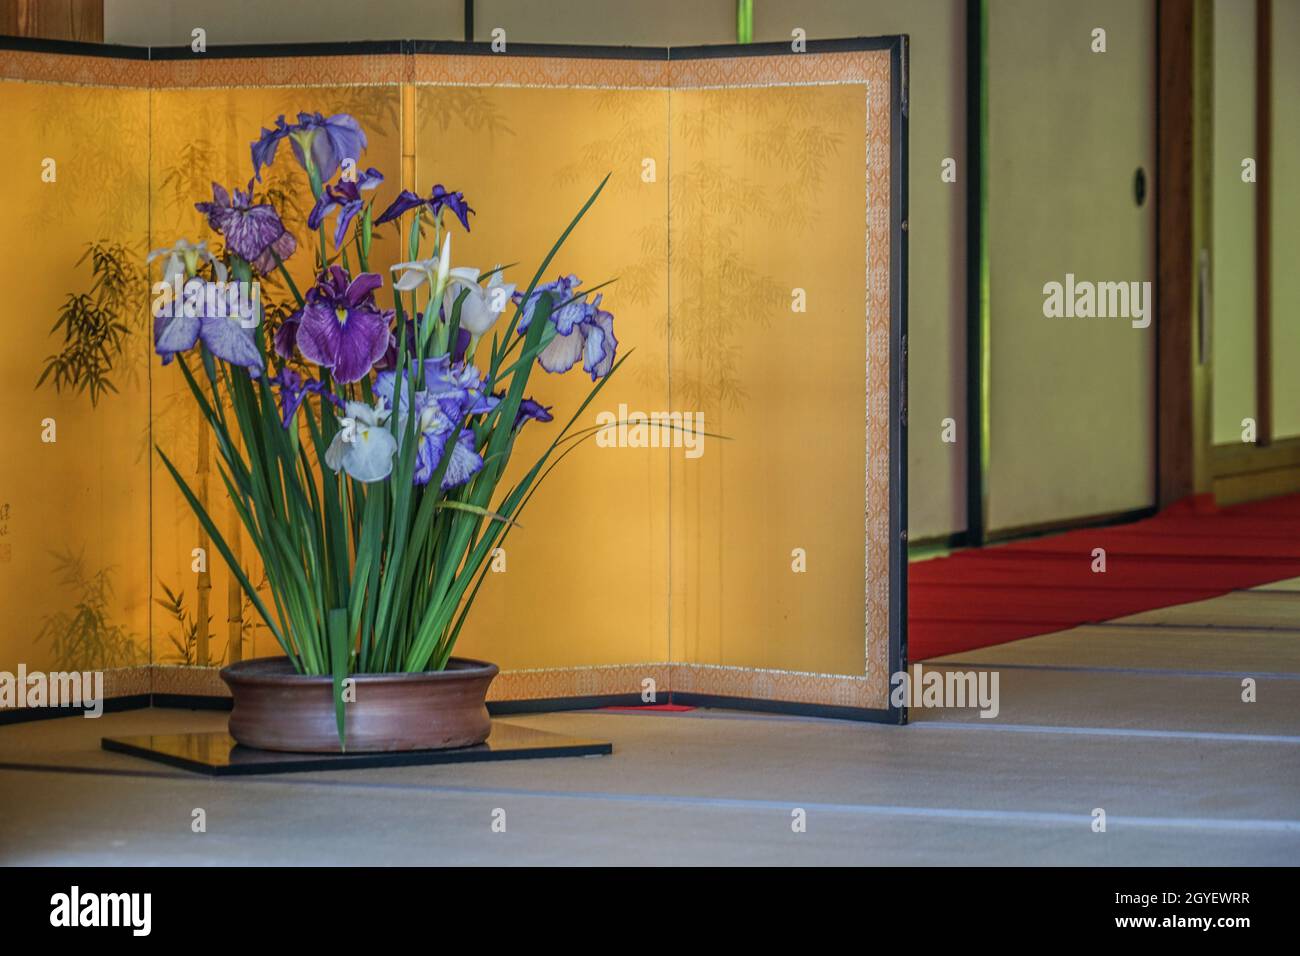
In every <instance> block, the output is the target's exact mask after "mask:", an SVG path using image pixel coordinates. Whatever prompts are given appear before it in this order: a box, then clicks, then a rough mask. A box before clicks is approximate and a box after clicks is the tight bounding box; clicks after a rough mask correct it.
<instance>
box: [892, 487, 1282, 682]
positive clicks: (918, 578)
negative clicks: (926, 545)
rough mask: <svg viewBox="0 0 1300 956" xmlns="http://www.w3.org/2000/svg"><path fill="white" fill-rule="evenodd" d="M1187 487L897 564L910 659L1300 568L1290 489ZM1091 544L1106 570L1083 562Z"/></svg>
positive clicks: (1249, 583)
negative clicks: (1190, 494) (1098, 515)
mask: <svg viewBox="0 0 1300 956" xmlns="http://www.w3.org/2000/svg"><path fill="white" fill-rule="evenodd" d="M1206 498H1208V496H1205V497H1201V498H1196V499H1188V500H1187V501H1182V502H1179V503H1178V504H1176V505H1174V506H1172V507H1170V508H1167V509H1166V510H1164V511H1162V512H1161V513H1160V514H1158V515H1155V516H1154V517H1151V518H1147V519H1145V520H1143V521H1137V522H1134V523H1132V524H1126V525H1117V526H1115V527H1112V528H1090V529H1084V530H1080V531H1069V532H1066V533H1064V534H1058V535H1052V536H1050V537H1043V538H1032V539H1029V540H1026V541H1016V542H1012V543H1011V544H1004V545H995V546H991V547H987V548H979V549H973V550H970V551H961V552H958V553H957V554H954V555H951V556H949V557H946V558H935V559H932V560H929V561H918V562H916V563H915V564H912V565H911V567H910V568H909V569H908V589H907V601H908V618H907V629H908V658H909V659H910V660H913V661H919V660H925V659H926V658H929V657H938V656H940V655H943V654H952V653H955V652H957V651H967V650H971V649H972V648H976V647H988V646H989V645H991V644H1003V643H1005V642H1007V641H1014V640H1017V639H1019V638H1022V637H1032V636H1034V635H1035V634H1049V633H1051V632H1053V631H1063V630H1065V629H1067V628H1071V627H1076V626H1078V625H1080V624H1088V623H1092V622H1096V621H1106V620H1110V619H1111V618H1116V617H1122V616H1123V615H1125V614H1136V613H1138V612H1139V611H1149V610H1152V609H1153V608H1158V607H1169V606H1170V605H1173V604H1185V603H1187V602H1188V601H1199V600H1203V599H1205V598H1210V597H1215V596H1216V595H1219V594H1226V593H1227V592H1229V591H1234V590H1237V589H1239V588H1248V587H1254V586H1256V585H1259V584H1267V583H1268V582H1270V581H1280V580H1282V579H1284V578H1293V577H1300V495H1290V496H1287V497H1285V498H1273V499H1270V500H1267V501H1253V502H1250V503H1248V504H1242V505H1233V506H1231V507H1226V508H1215V506H1214V505H1213V503H1212V502H1210V501H1207V500H1206ZM1094 548H1104V549H1105V551H1106V572H1105V573H1104V574H1098V573H1094V572H1093V571H1092V563H1093V558H1092V552H1093V549H1094Z"/></svg>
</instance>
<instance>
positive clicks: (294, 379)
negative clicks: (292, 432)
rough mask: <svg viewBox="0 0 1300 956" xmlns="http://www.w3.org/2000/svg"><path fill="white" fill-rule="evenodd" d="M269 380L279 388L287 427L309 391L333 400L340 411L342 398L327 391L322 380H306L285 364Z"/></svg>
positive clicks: (281, 408) (282, 418)
mask: <svg viewBox="0 0 1300 956" xmlns="http://www.w3.org/2000/svg"><path fill="white" fill-rule="evenodd" d="M269 381H270V382H271V384H272V385H275V386H277V387H278V388H279V390H280V413H281V420H282V422H283V424H284V427H285V428H288V427H289V423H290V422H291V421H293V416H294V415H295V414H297V412H298V409H299V408H300V407H301V406H302V402H303V399H304V398H306V397H307V395H308V394H309V393H315V394H316V395H323V396H324V397H325V398H327V399H329V400H330V401H331V402H333V403H334V405H335V406H336V407H337V408H338V409H339V410H340V411H341V410H342V409H343V400H342V399H340V398H339V397H338V396H337V395H334V394H332V393H331V392H327V391H326V390H325V384H324V383H323V382H320V381H318V380H311V381H307V380H305V379H303V377H302V376H301V375H299V374H298V373H297V372H295V371H294V370H293V369H291V368H289V367H288V366H287V365H286V366H285V367H284V368H282V369H280V371H279V372H278V373H276V374H275V375H273V376H272V377H271V378H270V380H269Z"/></svg>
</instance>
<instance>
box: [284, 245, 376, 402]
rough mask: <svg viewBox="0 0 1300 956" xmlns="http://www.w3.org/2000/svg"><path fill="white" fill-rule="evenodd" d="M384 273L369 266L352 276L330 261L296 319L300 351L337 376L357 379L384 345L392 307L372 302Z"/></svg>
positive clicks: (338, 379)
mask: <svg viewBox="0 0 1300 956" xmlns="http://www.w3.org/2000/svg"><path fill="white" fill-rule="evenodd" d="M382 284H383V279H382V278H380V277H379V276H377V275H375V274H374V273H371V272H367V273H363V274H362V275H359V276H357V277H356V278H355V279H352V278H350V277H349V276H348V274H347V273H346V272H345V271H344V270H343V268H342V267H341V266H330V267H329V271H328V272H325V273H323V274H322V275H321V276H320V278H319V279H318V280H317V282H316V285H315V286H313V287H312V289H311V291H310V292H308V293H307V304H306V306H305V307H304V308H303V311H302V320H301V322H299V324H298V351H300V352H301V353H302V354H303V356H304V357H306V358H307V359H309V360H311V361H313V362H315V363H316V364H317V365H323V366H325V367H326V368H328V369H330V370H331V371H332V372H333V373H334V378H335V380H336V381H338V382H356V381H359V380H360V379H361V378H363V377H364V376H365V375H366V373H367V372H369V371H370V369H371V368H372V367H373V366H374V364H375V363H376V362H378V361H379V360H380V359H381V358H383V356H384V352H385V351H386V350H387V349H388V323H389V322H391V321H392V319H393V313H392V312H391V311H380V310H379V309H377V308H376V307H375V302H374V292H375V290H376V289H377V288H379V287H380V286H381V285H382Z"/></svg>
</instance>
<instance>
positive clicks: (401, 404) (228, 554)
mask: <svg viewBox="0 0 1300 956" xmlns="http://www.w3.org/2000/svg"><path fill="white" fill-rule="evenodd" d="M285 141H287V143H286V142H285ZM284 145H287V146H288V147H289V148H290V150H291V151H292V158H293V160H296V161H297V162H298V163H299V164H301V165H302V167H303V168H304V170H305V171H306V176H307V180H308V182H309V183H310V187H311V191H312V194H313V196H314V199H315V205H314V207H313V208H312V210H311V214H310V216H309V217H308V221H307V226H308V228H309V229H311V230H312V231H313V233H314V235H313V236H312V237H311V239H310V240H309V239H308V237H306V236H294V235H292V234H291V233H290V232H289V231H288V229H287V228H286V226H285V224H284V222H283V221H282V219H281V217H280V215H279V213H278V212H277V210H276V209H275V208H273V206H272V205H270V204H268V203H266V202H260V201H258V199H257V188H256V183H257V182H258V181H259V180H260V177H261V173H262V170H263V169H264V168H265V167H267V166H270V165H272V164H273V163H275V162H277V161H279V162H284V161H285V159H284V150H283V149H281V147H282V146H284ZM365 148H366V135H365V133H364V131H363V130H362V128H361V126H360V125H359V124H358V122H357V121H356V120H355V119H354V118H353V117H351V116H348V115H346V114H340V115H335V116H330V117H325V116H322V115H321V114H319V113H314V114H309V113H300V114H299V115H298V121H297V122H296V123H292V124H290V123H286V122H285V120H284V117H280V118H279V119H278V120H277V121H276V125H275V128H274V129H269V130H268V129H263V130H262V131H261V135H260V137H259V138H258V139H257V140H256V141H255V142H254V143H253V144H252V165H253V177H252V179H251V180H250V181H249V183H248V186H247V187H246V188H245V189H239V188H234V189H229V190H228V189H226V188H224V187H223V186H222V185H220V184H214V185H213V187H212V193H213V195H212V199H211V201H203V202H198V203H196V208H197V209H198V210H199V211H200V212H202V213H203V214H204V215H205V216H206V217H207V222H208V225H209V226H210V227H211V228H212V230H213V232H215V233H217V234H218V235H219V236H220V237H221V240H222V244H221V245H222V248H223V250H224V251H223V252H222V253H221V254H220V255H217V254H214V253H213V252H211V251H209V248H208V246H207V245H206V244H205V243H203V242H199V243H191V242H188V241H181V242H178V243H177V244H176V245H175V246H173V247H172V248H170V249H164V250H158V251H157V253H156V254H154V256H153V257H152V258H161V259H163V261H164V268H163V280H164V282H166V283H167V284H168V286H175V287H176V288H178V289H181V290H182V298H183V302H177V301H175V297H172V299H173V301H172V302H171V304H170V307H162V308H160V307H159V300H158V299H155V310H154V312H155V324H154V343H155V348H156V351H157V352H158V354H159V355H160V356H161V357H162V363H163V364H164V365H169V364H172V363H175V364H176V365H177V366H178V367H179V371H180V374H181V375H183V376H184V379H185V381H186V382H187V384H188V386H189V389H190V391H191V393H192V394H193V398H194V401H195V402H197V403H198V406H199V408H200V410H201V412H202V415H203V417H204V419H205V420H206V422H207V424H208V425H209V426H210V427H211V430H212V433H213V435H214V438H215V444H216V447H217V449H218V452H219V455H220V463H221V468H220V471H221V475H222V478H223V480H224V483H225V488H226V490H227V492H228V494H229V497H230V499H231V500H232V501H233V502H234V505H235V508H236V510H237V512H238V514H239V517H240V519H241V521H242V523H243V527H244V529H245V530H246V532H247V535H248V538H249V540H250V541H251V542H252V545H253V546H254V548H255V549H256V551H257V553H258V555H259V556H260V558H261V560H262V563H263V565H264V567H265V572H266V581H267V584H268V590H269V593H270V599H271V604H272V605H273V607H267V606H266V603H265V602H264V601H263V598H262V595H261V594H259V593H258V591H257V589H255V588H254V587H253V586H252V585H251V583H250V580H249V578H248V575H247V573H246V571H245V569H244V568H243V567H241V565H240V562H239V561H238V560H237V559H236V557H235V555H234V553H233V552H232V549H231V547H230V545H229V543H228V542H227V541H226V539H225V538H224V537H223V536H222V534H221V531H220V529H219V528H218V525H217V523H216V522H214V521H213V519H212V517H211V516H210V515H209V513H208V512H207V510H206V509H205V508H204V506H203V504H202V503H201V502H200V499H199V497H197V496H196V495H195V493H194V491H193V490H192V489H191V488H190V487H189V485H188V484H187V483H186V481H185V479H184V478H183V477H182V476H181V474H180V473H179V472H178V470H177V469H176V467H175V466H174V465H173V464H172V462H171V461H170V460H169V459H168V457H167V454H166V451H165V450H164V449H162V448H159V449H158V452H159V455H160V456H161V457H162V461H163V462H164V464H165V465H166V467H167V469H168V470H169V471H170V473H171V475H172V477H173V478H174V479H175V480H176V482H177V484H178V485H179V487H180V489H181V491H182V493H183V494H184V496H185V497H186V499H187V501H188V502H189V504H190V506H191V507H192V508H193V509H194V511H195V513H196V515H197V516H198V519H199V521H200V522H201V524H202V525H203V527H204V529H205V530H206V531H207V533H208V535H209V536H210V537H211V539H212V541H213V543H214V545H215V546H216V547H217V549H218V550H219V551H220V553H221V555H222V556H223V558H224V559H225V561H226V562H227V564H228V565H229V567H230V570H231V573H233V574H234V575H235V576H236V577H237V578H238V580H239V583H240V585H241V586H242V587H243V589H244V590H245V592H246V593H247V594H248V597H249V599H250V600H251V602H252V604H253V605H254V607H255V608H256V609H257V611H258V613H259V614H260V615H261V616H262V618H263V619H264V620H265V622H266V626H267V627H268V628H269V629H270V632H271V633H272V634H273V635H274V637H275V639H276V641H278V643H279V645H280V647H281V648H282V649H283V651H284V654H285V658H283V659H278V658H273V659H264V660H260V661H248V662H242V663H240V664H236V665H232V666H231V667H228V668H226V670H225V671H223V674H222V676H223V677H224V678H225V679H226V681H227V683H229V684H230V686H231V688H232V692H233V694H234V698H235V708H234V712H233V713H232V716H231V733H232V735H233V736H234V737H235V738H236V740H238V741H239V742H241V743H245V744H250V745H252V746H258V747H266V748H271V749H294V750H298V749H301V750H338V749H341V748H344V747H346V749H348V750H366V749H382V750H387V749H416V748H426V747H447V746H464V745H467V744H472V743H478V742H481V741H482V740H483V739H484V738H485V737H486V735H487V733H488V729H489V725H488V723H487V713H486V709H485V708H484V706H483V696H484V695H485V694H486V690H487V684H488V683H489V682H490V681H491V679H492V676H493V675H495V673H496V668H495V666H493V665H490V664H483V663H481V662H473V661H460V660H458V659H456V658H453V657H452V651H453V649H454V648H455V645H456V640H457V637H458V636H459V635H460V634H461V631H462V628H463V627H464V625H465V622H466V620H467V618H468V616H469V613H470V610H471V608H472V607H473V603H474V599H475V597H476V596H477V594H478V593H479V588H480V586H481V585H482V584H483V581H484V576H485V574H486V572H487V570H488V567H489V560H490V558H491V556H492V553H493V550H494V549H495V548H497V547H499V546H500V544H501V542H502V541H503V540H504V538H505V537H506V535H507V534H508V533H509V531H510V530H511V529H512V528H513V527H515V521H516V518H517V517H518V516H519V514H520V512H521V511H522V510H523V508H524V507H525V505H527V504H528V502H529V500H530V498H531V497H532V495H533V494H534V493H535V491H536V489H537V487H538V484H539V483H540V482H541V481H542V480H543V479H544V478H545V477H546V475H547V474H548V473H549V471H550V469H551V468H553V467H554V466H555V465H556V464H558V462H559V460H560V459H562V458H563V457H564V455H566V454H567V453H568V452H569V451H571V450H572V449H573V448H575V447H577V446H578V445H579V444H580V443H581V442H582V441H583V440H584V439H585V438H588V437H591V435H592V434H594V432H595V430H596V429H593V428H578V429H575V428H574V425H575V423H576V422H577V420H578V417H579V416H580V415H581V414H582V412H583V410H584V409H585V408H586V406H587V405H588V404H589V403H590V402H591V400H592V399H593V398H594V396H595V395H596V393H597V392H599V390H600V389H601V388H602V387H603V385H604V384H605V383H606V381H608V378H609V376H610V375H611V374H612V373H613V371H614V370H615V369H616V368H617V367H618V365H619V364H621V362H622V359H620V360H618V362H616V361H615V353H616V350H617V348H618V342H617V340H616V338H615V336H614V329H613V317H612V316H611V315H610V313H609V312H607V311H605V310H604V309H603V308H602V307H601V296H600V295H599V294H594V295H593V292H594V290H589V291H586V292H583V291H580V290H579V286H580V282H579V280H578V279H577V278H576V277H575V276H571V275H570V276H565V277H562V278H560V279H558V280H556V281H553V282H547V283H543V282H542V281H541V278H542V276H543V275H544V274H545V272H546V270H547V269H548V268H549V267H550V263H551V260H552V258H553V257H554V256H555V254H556V252H557V251H558V249H559V248H560V246H561V245H562V243H563V242H564V240H565V238H566V237H567V236H568V235H569V233H570V232H571V231H572V230H573V228H574V227H575V226H576V225H577V224H578V222H579V220H580V219H581V218H582V216H583V215H584V214H585V213H586V211H587V209H589V208H590V206H591V205H592V203H593V202H594V201H595V199H596V197H597V196H598V195H599V193H600V191H601V188H603V186H604V182H602V183H601V184H600V186H599V187H597V189H596V190H595V192H594V193H593V194H592V195H591V197H590V198H589V199H588V200H587V202H586V203H585V204H584V205H583V207H582V208H581V210H580V211H579V212H578V214H577V216H576V217H575V218H574V219H573V221H572V222H571V223H570V224H569V226H568V228H567V229H565V230H564V232H563V233H562V234H561V236H560V238H559V240H558V241H557V242H556V243H555V245H554V246H553V247H552V249H551V251H550V253H549V254H548V255H547V256H546V258H545V260H544V261H543V262H542V263H541V266H540V267H539V268H538V270H537V272H536V274H535V275H534V276H533V277H532V279H531V280H530V281H529V282H528V283H527V285H525V286H523V287H520V286H519V285H517V284H516V283H514V282H511V281H508V280H507V278H506V276H505V269H503V268H502V267H500V266H498V267H495V268H492V269H489V270H485V271H480V269H478V268H473V267H470V266H468V265H465V266H453V265H452V261H453V258H452V256H453V244H452V233H453V231H454V229H455V228H460V229H464V230H466V231H468V230H469V229H470V226H471V221H470V217H471V216H472V215H474V210H473V209H472V208H471V207H470V206H469V204H468V202H467V200H466V199H465V197H464V195H463V194H462V193H460V192H455V191H451V190H448V189H444V188H443V186H441V185H438V186H434V187H433V189H432V191H431V192H430V193H429V195H427V196H420V195H417V194H415V193H413V192H410V191H408V190H403V191H401V192H400V193H399V194H398V195H397V196H396V198H394V199H392V200H391V202H389V203H388V204H387V205H386V206H384V207H382V210H383V211H382V212H381V213H379V214H378V215H375V214H374V212H375V208H376V200H375V197H376V196H377V195H378V190H379V188H380V187H381V185H382V184H383V181H384V177H383V175H382V174H381V173H380V172H379V171H378V170H376V169H373V168H370V169H365V170H362V169H361V168H360V166H359V162H360V159H361V155H362V153H363V152H364V151H365ZM606 178H608V177H606ZM448 213H450V216H449V215H448ZM331 219H332V220H333V223H332V226H333V228H332V230H331V229H329V228H328V227H329V226H330V225H331V222H330V220H331ZM388 224H392V225H393V228H394V229H395V231H396V232H397V241H398V242H399V243H402V242H405V246H404V249H405V252H406V256H407V261H405V262H402V263H400V264H399V265H397V266H394V267H393V269H392V270H391V275H390V276H389V277H388V281H387V283H386V281H385V278H386V277H385V276H383V275H381V274H378V273H377V272H372V271H371V269H370V254H371V249H372V243H373V242H374V240H375V238H376V233H377V230H379V229H381V228H383V227H385V226H386V225H388ZM426 238H431V240H432V246H431V248H428V249H425V248H422V244H423V243H424V241H425V240H426ZM308 245H314V246H315V253H314V254H315V256H316V263H315V266H316V268H315V273H316V279H315V282H314V284H313V285H312V286H311V287H310V288H307V289H306V290H305V291H299V289H298V287H297V285H296V284H295V283H294V281H293V279H292V277H291V275H290V273H289V271H288V270H287V269H286V268H285V262H286V260H288V259H290V258H291V257H293V256H295V255H297V256H301V255H303V254H304V251H305V249H304V247H305V246H308ZM271 274H277V275H279V276H280V277H281V278H282V279H283V282H284V285H285V287H286V288H287V289H288V295H289V296H291V297H292V301H291V302H289V301H286V302H285V303H283V306H284V307H283V308H281V309H273V308H268V305H267V303H265V302H262V301H260V297H259V296H256V295H254V296H251V297H250V296H247V295H243V294H239V295H236V294H234V293H233V292H232V290H242V289H246V288H248V287H250V286H252V284H253V283H254V282H255V281H256V280H257V279H258V278H259V277H262V276H268V275H271ZM228 276H229V277H233V280H234V281H233V282H229V283H228V282H227V281H226V280H227V277H228ZM385 285H388V289H387V290H385V289H384V287H385ZM161 288H162V287H161V286H158V287H156V288H155V291H160V290H161ZM165 298H166V297H165ZM272 314H283V315H284V316H285V317H284V318H283V319H282V320H280V321H278V322H276V323H275V327H269V326H270V323H269V321H268V318H267V316H268V315H272ZM535 366H540V367H541V368H542V369H543V370H544V371H545V372H546V373H550V374H562V373H566V372H570V371H571V370H573V371H574V373H575V374H577V371H576V370H577V369H578V368H579V367H580V368H581V371H582V372H583V373H585V374H587V375H589V376H590V377H591V380H592V383H593V384H592V387H591V389H590V390H589V392H588V394H587V397H586V400H585V401H584V402H582V403H581V404H580V405H579V406H578V408H576V409H574V410H573V412H572V417H570V418H569V419H568V423H567V424H566V425H565V426H564V427H562V428H561V427H559V426H558V424H553V425H550V426H549V427H551V428H553V429H555V434H554V436H553V438H552V440H551V441H550V442H549V443H547V444H546V449H545V451H544V452H543V453H542V454H541V455H540V456H539V457H538V458H537V459H536V460H535V461H531V462H530V463H529V465H528V467H527V468H526V469H524V470H523V471H522V474H521V476H520V477H518V479H517V480H516V481H514V482H513V483H507V482H506V481H505V480H504V479H505V476H506V471H507V465H508V464H509V462H510V460H511V456H512V453H513V452H514V450H515V443H516V440H517V439H518V436H519V435H520V433H521V431H522V430H523V429H525V428H542V427H548V426H547V424H546V423H551V422H552V417H553V416H552V407H551V406H549V405H547V404H544V402H545V397H544V395H542V396H540V397H539V396H535V395H531V394H529V381H530V377H531V374H532V372H533V369H534V367H535ZM543 378H545V377H544V376H543ZM395 715H396V716H395Z"/></svg>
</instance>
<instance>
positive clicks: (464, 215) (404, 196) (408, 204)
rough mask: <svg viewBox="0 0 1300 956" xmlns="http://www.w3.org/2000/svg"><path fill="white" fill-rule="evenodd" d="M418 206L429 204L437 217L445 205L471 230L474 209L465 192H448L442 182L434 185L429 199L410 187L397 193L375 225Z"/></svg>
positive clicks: (466, 228) (430, 209)
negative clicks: (470, 219)
mask: <svg viewBox="0 0 1300 956" xmlns="http://www.w3.org/2000/svg"><path fill="white" fill-rule="evenodd" d="M417 206H428V207H429V212H431V213H432V214H433V217H434V218H435V219H437V218H438V214H439V213H441V212H442V210H443V207H444V206H445V207H446V208H448V209H450V210H451V211H452V212H454V213H455V214H456V218H457V219H459V220H460V224H461V225H462V226H464V227H465V231H466V232H469V215H470V213H472V212H473V211H474V210H473V209H471V208H470V207H469V205H468V204H467V203H466V202H465V194H464V193H461V192H455V193H454V192H448V191H447V190H446V189H443V188H442V185H441V184H439V185H437V186H434V187H433V192H431V193H430V194H429V198H428V199H425V198H423V197H421V196H417V195H416V194H415V193H413V192H411V191H410V190H409V189H403V190H402V191H401V192H400V193H398V194H397V198H396V199H394V200H393V204H392V205H391V206H389V207H388V208H387V209H385V210H384V211H383V214H382V215H380V217H379V218H378V219H376V220H375V225H376V226H382V225H383V224H384V223H386V222H391V221H392V220H394V219H396V218H397V217H398V216H400V215H402V213H404V212H409V211H410V210H412V209H414V208H415V207H417Z"/></svg>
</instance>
